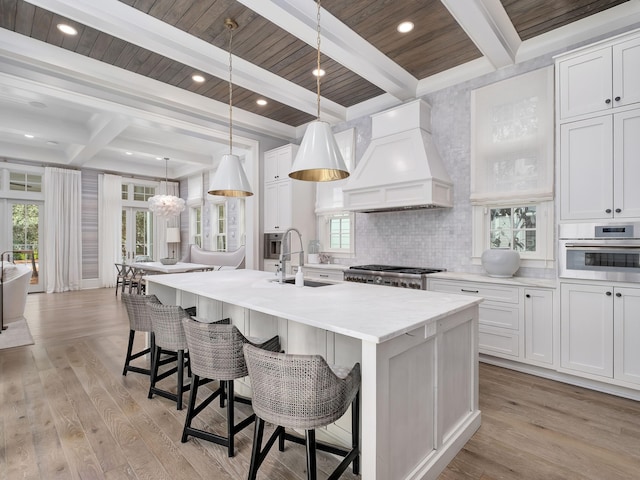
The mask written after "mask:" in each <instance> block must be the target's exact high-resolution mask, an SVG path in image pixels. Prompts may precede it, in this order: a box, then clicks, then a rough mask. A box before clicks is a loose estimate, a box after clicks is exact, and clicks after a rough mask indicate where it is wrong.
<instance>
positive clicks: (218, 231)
mask: <svg viewBox="0 0 640 480" xmlns="http://www.w3.org/2000/svg"><path fill="white" fill-rule="evenodd" d="M214 207H215V217H216V220H215V225H216V228H215V231H214V232H213V239H214V245H213V249H214V250H216V251H219V252H226V251H227V205H226V203H216V204H215V205H214Z"/></svg>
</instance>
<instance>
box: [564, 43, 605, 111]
mask: <svg viewBox="0 0 640 480" xmlns="http://www.w3.org/2000/svg"><path fill="white" fill-rule="evenodd" d="M611 56H612V53H611V48H610V47H607V48H602V49H600V50H597V51H595V52H591V53H586V54H584V55H580V56H578V57H574V58H569V59H567V60H564V61H561V62H560V63H559V65H558V68H559V82H560V91H559V96H560V98H559V101H560V118H561V119H566V118H570V117H575V116H578V115H583V114H585V113H593V112H602V111H606V110H608V109H610V108H611V107H612V103H613V102H612V99H611V92H612V79H611V69H612V60H611Z"/></svg>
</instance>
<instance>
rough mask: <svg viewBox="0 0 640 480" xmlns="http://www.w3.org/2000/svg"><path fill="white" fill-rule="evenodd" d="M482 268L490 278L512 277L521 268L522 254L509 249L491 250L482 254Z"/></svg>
mask: <svg viewBox="0 0 640 480" xmlns="http://www.w3.org/2000/svg"><path fill="white" fill-rule="evenodd" d="M481 261H482V266H483V267H484V269H485V270H486V272H487V275H489V276H490V277H503V278H508V277H512V276H513V274H514V273H516V271H517V270H518V268H520V254H519V253H518V252H516V251H515V250H511V249H509V248H490V249H488V250H485V251H484V252H482V257H481Z"/></svg>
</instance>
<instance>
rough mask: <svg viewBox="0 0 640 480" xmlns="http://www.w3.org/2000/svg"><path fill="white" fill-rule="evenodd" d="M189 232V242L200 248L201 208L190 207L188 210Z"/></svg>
mask: <svg viewBox="0 0 640 480" xmlns="http://www.w3.org/2000/svg"><path fill="white" fill-rule="evenodd" d="M189 231H190V232H191V242H192V243H195V244H196V245H198V246H199V247H202V207H201V206H197V207H191V208H190V209H189Z"/></svg>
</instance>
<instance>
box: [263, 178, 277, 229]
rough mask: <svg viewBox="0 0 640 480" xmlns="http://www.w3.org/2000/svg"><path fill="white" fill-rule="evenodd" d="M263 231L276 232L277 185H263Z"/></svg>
mask: <svg viewBox="0 0 640 480" xmlns="http://www.w3.org/2000/svg"><path fill="white" fill-rule="evenodd" d="M264 231H265V232H278V231H280V229H279V228H278V184H277V183H272V184H267V185H265V188H264Z"/></svg>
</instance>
